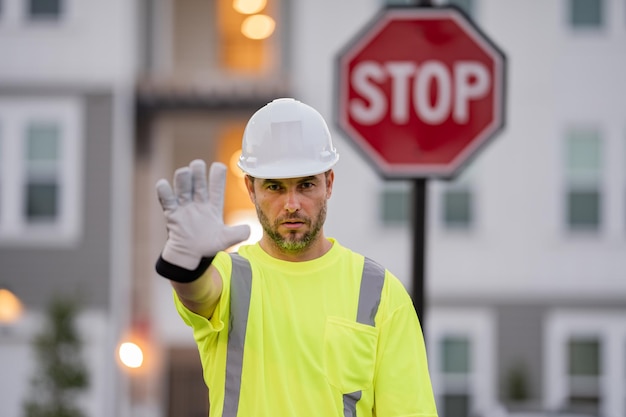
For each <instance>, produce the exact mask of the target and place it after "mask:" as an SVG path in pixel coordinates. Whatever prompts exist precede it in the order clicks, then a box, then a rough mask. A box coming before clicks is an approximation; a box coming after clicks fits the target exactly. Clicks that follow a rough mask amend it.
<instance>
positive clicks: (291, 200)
mask: <svg viewBox="0 0 626 417" xmlns="http://www.w3.org/2000/svg"><path fill="white" fill-rule="evenodd" d="M298 210H300V200H299V199H298V193H297V192H296V190H289V191H287V193H286V195H285V211H287V212H288V213H295V212H296V211H298Z"/></svg>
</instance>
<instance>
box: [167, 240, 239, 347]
mask: <svg viewBox="0 0 626 417" xmlns="http://www.w3.org/2000/svg"><path fill="white" fill-rule="evenodd" d="M213 264H214V266H215V267H216V268H217V270H218V271H219V273H220V275H221V276H222V294H221V296H220V300H219V302H218V304H217V306H216V307H215V311H214V312H213V316H211V318H210V319H207V318H206V317H203V316H201V315H199V314H196V313H194V312H193V311H191V310H189V309H188V308H187V307H185V305H184V304H183V303H182V302H181V301H180V299H179V298H178V295H177V294H176V291H172V293H173V297H174V305H175V306H176V311H177V312H178V314H179V315H180V317H181V318H182V319H183V321H184V322H185V324H187V325H188V326H190V327H191V328H192V330H193V337H194V339H195V341H196V342H197V343H199V344H200V343H202V342H204V341H206V340H207V338H210V337H211V336H212V335H215V334H217V333H219V332H220V331H222V330H223V329H224V323H225V321H226V320H227V319H226V315H227V314H228V308H229V299H230V286H229V284H230V271H231V268H232V264H231V261H230V256H228V254H226V253H225V252H220V253H218V254H217V256H216V257H215V259H214V260H213Z"/></svg>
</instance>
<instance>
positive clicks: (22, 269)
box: [0, 93, 130, 309]
mask: <svg viewBox="0 0 626 417" xmlns="http://www.w3.org/2000/svg"><path fill="white" fill-rule="evenodd" d="M84 105H85V120H84V124H85V126H84V135H85V137H84V152H85V154H84V157H85V161H84V173H83V174H84V175H85V178H84V181H83V197H84V199H85V200H84V202H83V210H84V213H83V219H84V223H83V229H82V234H81V240H80V244H79V247H78V248H75V249H68V248H59V249H55V248H50V247H45V248H28V247H20V248H11V247H8V246H3V247H0V283H1V284H2V285H4V286H7V287H8V288H10V289H11V290H12V291H13V292H14V293H15V294H16V295H17V296H18V297H19V298H20V299H21V300H22V301H23V302H24V304H25V306H26V308H34V309H39V308H41V307H42V306H44V305H45V304H47V302H48V300H49V299H50V297H51V296H52V295H54V294H77V295H79V296H80V298H81V300H82V303H83V307H92V308H99V309H100V308H102V309H108V305H109V289H110V282H109V280H110V265H109V263H110V246H111V245H110V239H111V238H110V236H111V232H110V230H111V224H110V223H111V218H110V214H109V212H110V210H109V207H110V200H111V192H112V190H111V181H110V178H111V166H112V163H111V137H112V134H113V129H112V126H113V111H112V97H111V95H110V94H109V93H88V94H85V95H84ZM129 181H130V179H129Z"/></svg>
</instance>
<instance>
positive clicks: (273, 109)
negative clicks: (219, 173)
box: [237, 98, 339, 179]
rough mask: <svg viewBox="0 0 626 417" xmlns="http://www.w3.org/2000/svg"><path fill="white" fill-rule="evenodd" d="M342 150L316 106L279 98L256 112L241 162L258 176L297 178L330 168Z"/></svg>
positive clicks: (254, 175) (246, 171) (249, 125)
mask: <svg viewBox="0 0 626 417" xmlns="http://www.w3.org/2000/svg"><path fill="white" fill-rule="evenodd" d="M338 159H339V154H338V153H337V151H336V150H335V148H334V147H333V143H332V140H331V138H330V132H329V131H328V126H327V125H326V122H325V121H324V118H323V117H322V115H321V114H319V113H318V112H317V110H315V109H314V108H312V107H310V106H308V105H306V104H304V103H301V102H299V101H297V100H294V99H292V98H279V99H276V100H274V101H272V102H271V103H268V104H266V105H265V106H263V107H262V108H261V109H259V110H258V111H257V112H256V113H254V114H253V115H252V117H251V118H250V120H249V121H248V124H247V125H246V129H245V131H244V133H243V141H242V149H241V156H240V157H239V162H238V163H237V165H238V166H239V168H241V169H242V170H243V172H245V173H246V174H248V175H251V176H252V177H255V178H264V179H268V178H274V179H280V178H297V177H307V176H309V175H317V174H321V173H322V172H326V171H328V170H329V169H330V168H332V167H333V165H335V164H336V163H337V160H338Z"/></svg>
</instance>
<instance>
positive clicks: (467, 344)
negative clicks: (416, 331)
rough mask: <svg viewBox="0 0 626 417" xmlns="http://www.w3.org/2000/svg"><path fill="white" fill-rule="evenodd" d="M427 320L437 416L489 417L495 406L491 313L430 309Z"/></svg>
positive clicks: (481, 310) (492, 316)
mask: <svg viewBox="0 0 626 417" xmlns="http://www.w3.org/2000/svg"><path fill="white" fill-rule="evenodd" d="M428 317H429V322H428V326H427V328H426V330H427V334H426V342H427V343H428V346H427V348H428V350H429V352H430V357H429V364H430V367H431V369H430V375H431V379H432V383H433V391H434V394H435V397H436V401H437V406H438V409H439V412H440V415H441V416H445V417H468V416H474V415H488V414H489V412H490V411H492V409H491V404H495V402H496V398H495V390H493V389H492V388H493V387H495V386H496V381H495V379H494V375H495V358H496V354H495V349H494V348H495V342H494V340H495V339H494V334H495V333H494V332H495V327H494V323H495V321H494V314H493V312H492V311H490V310H487V309H474V308H470V309H457V308H433V309H432V310H430V313H429V316H428Z"/></svg>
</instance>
